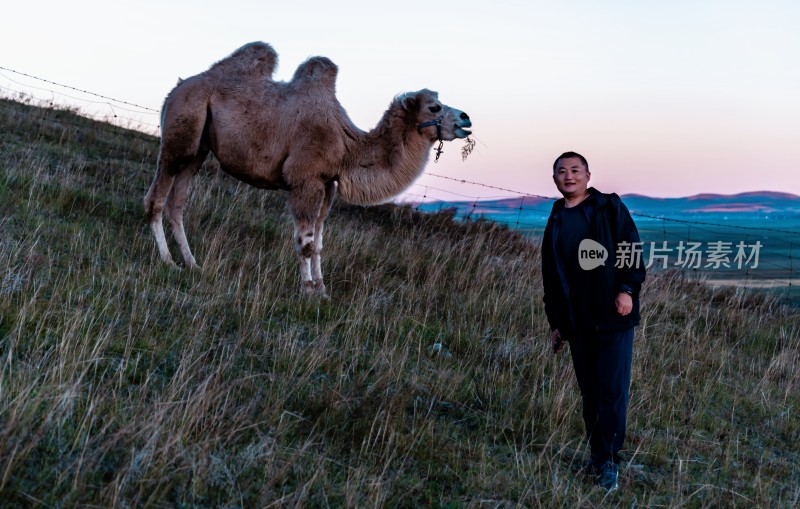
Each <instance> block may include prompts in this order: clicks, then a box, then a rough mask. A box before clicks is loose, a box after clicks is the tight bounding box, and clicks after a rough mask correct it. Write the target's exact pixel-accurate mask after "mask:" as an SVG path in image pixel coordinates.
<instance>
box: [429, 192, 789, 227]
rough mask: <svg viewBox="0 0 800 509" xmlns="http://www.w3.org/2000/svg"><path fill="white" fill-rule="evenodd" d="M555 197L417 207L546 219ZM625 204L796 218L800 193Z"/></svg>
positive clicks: (708, 216) (634, 209)
mask: <svg viewBox="0 0 800 509" xmlns="http://www.w3.org/2000/svg"><path fill="white" fill-rule="evenodd" d="M553 200H555V198H543V197H531V196H524V197H523V196H519V197H513V198H503V199H497V200H479V201H453V202H429V203H424V204H420V205H419V206H418V207H419V208H420V209H422V210H426V211H434V210H440V209H445V208H451V209H453V208H454V209H455V210H456V213H457V214H458V215H470V216H483V217H486V218H487V219H493V220H497V221H502V222H505V223H514V222H515V221H519V222H537V221H543V220H546V218H547V216H548V215H549V212H550V208H551V206H552V202H553ZM622 200H623V201H624V202H625V205H626V206H627V207H628V209H629V210H630V211H631V213H633V214H634V216H638V217H639V218H641V219H647V218H648V217H654V218H662V217H668V218H669V217H674V218H680V219H692V218H693V219H699V220H706V221H709V220H710V221H717V220H726V219H728V218H730V217H731V216H733V217H734V218H738V219H741V220H747V221H752V220H762V221H763V220H764V219H776V220H777V219H780V220H784V221H785V220H791V221H794V220H797V222H800V196H797V195H794V194H790V193H782V192H775V191H753V192H746V193H739V194H732V195H722V194H711V193H703V194H697V195H694V196H687V197H683V198H655V197H651V196H644V195H641V194H626V195H623V196H622Z"/></svg>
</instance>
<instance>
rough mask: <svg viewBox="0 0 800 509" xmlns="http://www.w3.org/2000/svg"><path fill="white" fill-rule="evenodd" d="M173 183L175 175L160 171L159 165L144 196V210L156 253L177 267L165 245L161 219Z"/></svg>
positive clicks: (165, 239)
mask: <svg viewBox="0 0 800 509" xmlns="http://www.w3.org/2000/svg"><path fill="white" fill-rule="evenodd" d="M174 183H175V177H174V176H173V175H169V174H167V173H166V172H165V171H162V170H161V168H160V165H159V169H158V172H157V173H156V178H155V179H154V180H153V183H152V184H151V185H150V190H149V191H147V195H145V197H144V210H145V213H147V215H148V217H149V220H150V229H151V230H152V231H153V237H155V239H156V247H158V255H159V257H160V258H161V260H163V261H164V262H166V263H167V264H169V265H171V266H173V267H177V265H175V262H174V261H173V260H172V255H171V254H170V253H169V247H168V246H167V238H166V236H165V235H164V223H163V221H162V217H163V212H164V204H165V202H166V200H167V196H168V195H169V194H170V192H171V191H172V186H173V184H174Z"/></svg>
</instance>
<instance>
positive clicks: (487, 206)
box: [0, 66, 800, 302]
mask: <svg viewBox="0 0 800 509" xmlns="http://www.w3.org/2000/svg"><path fill="white" fill-rule="evenodd" d="M12 76H13V78H12ZM0 79H4V80H5V81H0V98H5V99H10V100H12V101H16V102H21V103H25V104H28V105H32V106H37V107H40V108H42V109H43V112H46V111H49V110H58V109H64V110H68V111H70V112H72V113H76V114H77V115H79V116H82V117H85V118H88V119H91V120H94V121H97V122H101V123H103V125H107V126H109V127H102V126H100V127H98V126H94V127H95V128H100V129H105V130H108V131H111V132H115V133H120V132H122V129H125V130H127V131H128V132H131V131H133V135H135V136H138V135H137V134H135V133H137V132H139V133H142V134H143V135H144V136H142V139H144V140H146V141H152V142H153V143H157V142H158V137H159V136H160V128H159V125H158V122H159V117H160V111H159V110H157V109H154V108H150V107H147V106H142V105H139V104H135V103H132V102H129V101H124V100H120V99H115V98H113V97H109V96H106V95H102V94H98V93H95V92H91V91H88V90H84V89H80V88H77V87H72V86H70V85H65V84H61V83H58V82H55V81H52V80H48V79H44V78H40V77H37V76H33V75H30V74H27V73H23V72H19V71H16V70H13V69H9V68H6V67H2V66H0ZM23 80H24V81H23ZM31 81H33V82H35V83H36V84H35V85H34V84H31ZM0 106H6V107H10V106H8V105H4V104H3V102H1V101H0ZM41 120H42V121H50V120H52V119H51V118H48V117H47V116H46V114H45V113H43V115H42V118H41ZM60 121H62V122H65V121H64V120H60ZM66 122H67V123H68V121H66ZM75 126H76V127H85V125H81V124H75ZM425 175H427V176H428V177H433V178H437V179H441V180H442V181H447V182H448V183H450V187H452V186H453V185H454V184H455V185H456V186H458V185H463V186H464V187H465V188H466V187H467V186H470V187H469V188H470V189H474V188H475V187H478V188H480V189H485V190H486V193H485V194H483V193H482V194H480V195H474V194H471V195H467V194H462V193H459V192H457V191H454V190H453V189H452V188H451V189H444V188H441V187H437V186H432V185H429V184H421V183H415V184H413V185H412V186H411V188H410V189H409V190H408V191H407V192H405V193H404V194H403V195H401V196H400V197H399V198H398V199H396V200H395V203H397V204H399V205H404V206H410V207H413V208H414V209H416V210H418V211H421V212H425V213H441V212H443V211H446V212H447V213H448V214H452V215H453V216H454V217H455V218H457V219H459V220H478V219H485V220H490V221H494V222H497V223H499V224H504V225H506V226H507V227H509V228H511V229H514V230H516V231H519V232H521V233H523V234H525V235H529V236H531V237H532V238H535V239H541V237H542V234H543V232H544V229H545V227H546V225H547V220H548V217H549V215H550V209H551V206H552V202H553V200H554V199H555V198H554V197H548V196H543V195H538V194H532V193H527V192H523V191H520V190H516V189H508V188H503V187H500V186H495V185H492V184H487V183H482V182H473V181H469V180H465V179H459V178H454V177H450V176H446V175H440V174H437V173H434V172H431V171H427V172H426V173H425ZM498 191H499V192H501V193H502V194H497V192H498ZM631 215H632V216H633V217H634V219H635V220H636V224H637V228H638V230H639V234H640V237H641V240H642V243H641V246H639V247H640V249H641V251H640V252H639V254H638V256H641V259H642V260H643V262H644V263H645V264H646V265H647V266H648V267H649V268H651V269H652V268H655V269H656V270H659V269H664V270H665V269H671V270H680V271H681V272H683V273H685V274H687V275H690V276H694V277H697V278H698V279H704V280H706V281H709V282H711V283H713V284H717V285H720V286H723V285H735V286H745V287H752V288H758V289H766V290H769V291H771V292H773V293H777V294H779V295H781V296H783V297H787V298H789V299H791V300H793V301H795V302H797V301H800V284H798V283H800V275H799V274H798V273H797V268H796V265H798V264H796V263H795V259H796V256H797V255H795V251H796V250H797V249H798V247H799V246H800V230H798V229H795V228H796V226H795V225H796V222H792V221H784V222H783V223H779V224H785V225H786V227H780V228H779V227H771V226H754V225H752V224H747V225H745V224H739V223H735V222H733V221H726V222H724V223H722V222H710V221H704V220H700V219H697V218H694V217H692V218H687V217H674V216H673V217H669V216H666V215H652V214H646V213H643V212H639V211H636V210H632V211H631ZM764 220H765V219H763V218H762V219H760V221H764ZM690 254H691V255H692V256H691V257H690V256H689V255H690ZM704 255H705V257H704Z"/></svg>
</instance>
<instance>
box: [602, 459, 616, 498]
mask: <svg viewBox="0 0 800 509" xmlns="http://www.w3.org/2000/svg"><path fill="white" fill-rule="evenodd" d="M618 478H619V466H618V465H617V464H616V463H613V462H611V461H606V462H605V463H603V467H602V470H601V472H600V475H599V476H598V477H597V485H598V486H600V487H601V488H603V489H604V490H607V491H614V490H615V489H617V488H618V487H619V484H618V483H617V479H618Z"/></svg>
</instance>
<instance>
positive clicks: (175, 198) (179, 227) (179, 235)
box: [164, 151, 208, 269]
mask: <svg viewBox="0 0 800 509" xmlns="http://www.w3.org/2000/svg"><path fill="white" fill-rule="evenodd" d="M207 155H208V151H201V152H200V153H199V154H197V156H196V157H195V158H194V159H193V160H192V161H191V162H190V163H189V164H187V165H186V166H184V168H183V170H182V171H181V172H180V173H179V174H178V175H177V176H176V177H175V180H174V183H173V185H172V189H171V190H170V193H169V196H168V197H167V202H166V208H165V209H164V210H165V212H166V213H167V219H168V220H169V224H170V226H171V227H172V235H173V236H174V237H175V240H176V241H177V242H178V247H179V248H180V250H181V255H182V256H183V262H184V263H185V264H186V266H187V267H189V268H190V269H200V266H199V265H198V264H197V260H195V258H194V255H192V250H191V249H190V248H189V241H188V240H187V239H186V231H185V230H184V228H183V212H184V209H185V207H186V198H187V197H188V196H189V184H190V182H191V180H192V177H194V176H195V175H196V174H197V171H198V170H199V169H200V167H201V166H202V165H203V161H205V159H206V156H207Z"/></svg>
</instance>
